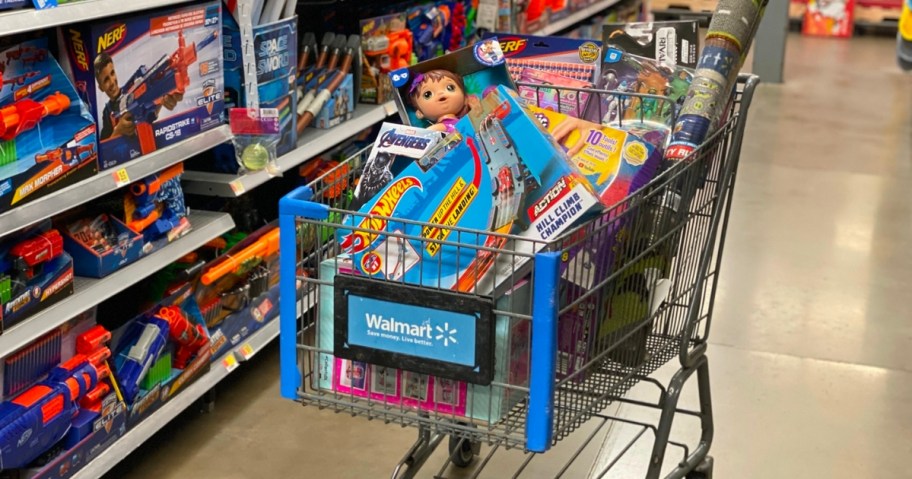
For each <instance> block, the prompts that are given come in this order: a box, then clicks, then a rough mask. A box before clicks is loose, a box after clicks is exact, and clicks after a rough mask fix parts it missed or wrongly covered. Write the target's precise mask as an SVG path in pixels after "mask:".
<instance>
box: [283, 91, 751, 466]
mask: <svg viewBox="0 0 912 479" xmlns="http://www.w3.org/2000/svg"><path fill="white" fill-rule="evenodd" d="M757 83H758V78H757V77H756V76H748V75H742V76H740V77H739V79H738V83H737V85H736V91H735V95H734V99H733V101H732V104H731V107H730V108H729V109H728V111H727V115H725V118H724V121H721V122H720V123H721V124H720V126H719V127H718V128H717V129H716V131H715V132H714V133H713V134H712V135H711V136H710V137H709V138H708V139H707V140H706V141H705V142H704V144H703V145H701V146H700V147H699V148H697V149H696V150H695V151H694V152H693V153H692V154H691V155H690V156H689V157H688V159H687V160H686V161H683V162H680V163H677V164H675V165H674V166H672V167H671V168H669V169H667V170H666V171H664V172H662V173H661V174H660V175H659V176H657V177H656V178H655V179H653V180H652V181H651V182H650V183H649V184H648V185H647V186H645V187H643V188H641V189H640V190H638V191H637V192H635V193H634V194H632V195H630V196H628V197H627V198H625V199H624V200H623V201H621V202H620V203H618V204H617V205H615V206H613V207H611V208H607V209H605V210H604V211H603V212H602V213H601V214H599V215H598V216H597V217H596V218H594V219H592V220H591V221H588V222H585V223H584V224H582V225H579V226H576V227H575V228H573V229H571V230H570V231H567V232H564V233H563V234H562V235H561V236H560V237H559V238H558V239H556V240H553V241H550V242H541V241H538V242H535V241H530V240H528V239H526V238H523V237H519V236H513V235H497V234H493V233H489V232H477V231H471V230H466V229H462V228H456V227H446V228H447V229H448V230H450V235H449V236H448V237H447V238H445V239H443V240H437V239H428V238H427V237H423V236H422V235H410V234H406V233H403V232H402V231H401V230H392V229H391V226H390V225H391V224H394V223H395V224H396V225H400V227H401V225H413V226H415V225H417V226H422V227H426V228H433V227H435V225H429V224H423V223H419V222H411V221H407V220H401V219H397V218H391V217H383V216H376V215H372V216H368V215H364V214H359V213H358V212H356V211H349V210H347V209H346V208H345V206H346V198H347V195H346V193H345V192H346V191H347V190H350V189H351V187H352V185H354V184H355V182H356V181H357V177H358V174H359V173H360V169H361V168H362V167H363V159H364V154H365V153H366V151H362V152H361V153H359V154H358V155H355V156H354V157H352V158H351V159H349V160H347V161H345V162H343V163H342V164H340V165H339V167H337V168H336V169H334V170H332V171H330V172H328V173H326V174H325V175H323V176H322V177H321V178H319V179H317V180H316V181H315V182H314V183H312V184H311V185H309V186H307V187H302V188H299V189H297V190H295V191H293V192H291V193H290V194H289V195H288V196H286V197H285V198H283V199H282V201H281V202H280V229H281V240H280V241H281V254H282V256H281V268H282V269H281V277H282V281H281V288H282V290H281V294H282V298H283V299H284V298H296V299H297V301H282V302H281V304H280V308H281V317H280V322H281V324H280V329H281V334H280V343H281V346H280V347H281V362H282V364H281V370H282V378H281V379H282V382H281V389H282V394H283V396H284V397H286V398H289V399H292V400H295V401H299V402H301V403H302V404H304V405H315V406H318V407H320V408H329V409H331V410H335V411H337V412H344V413H348V414H351V415H353V416H364V417H367V418H370V419H378V420H382V421H384V422H387V423H394V424H398V425H401V426H413V427H416V428H417V429H418V439H417V440H416V442H415V444H414V445H413V446H412V447H411V448H410V449H409V450H408V451H407V452H406V454H405V455H404V456H403V458H402V459H401V460H400V461H399V462H398V464H396V465H395V467H394V470H393V477H394V478H396V477H414V476H415V474H416V473H417V472H418V471H419V470H420V469H421V467H422V466H423V465H424V464H425V462H426V461H427V459H428V457H429V456H430V455H431V453H432V452H433V451H434V450H435V449H436V448H437V447H438V446H439V444H440V443H441V442H442V441H443V439H446V438H449V442H448V449H449V453H450V454H449V457H448V458H447V460H446V461H445V462H444V464H443V465H442V466H441V467H440V469H439V471H438V473H437V474H436V475H435V476H434V477H444V474H446V473H447V471H448V469H449V468H450V465H451V464H452V465H455V466H457V467H459V468H465V467H468V466H472V469H469V470H467V471H463V474H464V475H466V476H467V477H480V476H481V474H482V473H483V472H484V471H485V468H486V466H487V465H488V464H489V462H490V461H491V459H492V457H493V456H494V455H495V453H497V452H498V451H499V450H501V449H506V450H510V449H516V450H518V451H521V453H522V454H524V455H525V457H524V458H523V460H522V463H521V464H520V465H519V466H518V468H517V469H516V471H515V474H514V475H513V477H522V475H523V473H528V475H529V476H530V477H541V473H540V471H536V472H532V473H530V472H529V471H530V468H529V466H530V463H531V462H532V461H533V459H535V458H536V457H537V456H538V455H540V454H542V453H545V452H547V451H548V450H549V449H551V448H552V447H553V446H555V445H557V444H558V443H559V442H560V441H562V440H563V439H565V438H567V437H568V436H570V435H571V434H572V433H573V432H574V431H577V430H578V429H579V428H580V427H581V426H583V425H584V424H590V423H593V424H595V427H594V429H593V430H592V431H591V432H590V433H589V435H588V436H587V437H585V438H583V440H582V445H581V446H580V447H578V448H577V449H576V450H575V451H574V452H572V453H571V454H570V457H569V460H568V461H567V462H566V464H565V465H564V466H563V468H562V469H560V470H559V471H556V475H555V477H560V476H562V475H564V474H565V473H566V472H567V470H568V468H570V466H571V465H572V464H573V463H574V461H576V460H577V459H578V458H579V457H580V455H581V453H582V452H583V450H584V449H585V448H587V447H589V446H590V445H591V444H594V443H593V439H594V438H595V437H596V436H597V435H598V434H599V433H600V432H602V431H604V428H605V427H606V425H610V424H612V423H626V424H631V425H634V426H636V427H638V428H639V431H638V432H637V434H636V435H635V437H634V439H633V441H632V442H631V443H630V444H627V445H626V446H625V447H624V448H622V450H621V452H620V454H619V455H618V457H616V458H615V459H614V460H613V461H612V462H611V463H610V464H609V465H608V467H607V468H606V469H605V470H603V471H592V472H591V474H592V475H593V476H597V477H603V476H605V475H606V474H608V473H609V472H610V470H611V468H612V467H613V466H614V465H615V464H616V463H617V462H618V460H619V459H620V457H621V456H622V455H624V454H625V453H626V452H627V451H629V450H630V449H631V448H632V446H633V444H634V443H635V442H636V441H638V440H639V439H641V438H643V437H645V436H646V435H647V434H646V433H647V432H652V433H653V434H654V445H653V448H652V454H651V457H650V461H649V466H648V472H647V475H646V477H648V478H657V477H660V475H661V474H662V466H663V463H664V462H665V457H666V452H667V450H668V445H672V446H675V447H678V448H680V449H682V451H683V455H682V459H681V460H680V461H679V462H678V463H677V464H676V465H675V466H674V467H673V469H672V470H671V471H670V472H669V473H667V475H666V476H665V477H668V478H684V477H686V478H711V476H712V469H713V460H712V457H710V456H709V450H710V447H711V445H712V440H713V432H714V423H713V415H712V398H711V391H710V383H709V362H708V359H707V356H706V349H707V337H708V334H709V330H710V325H711V321H712V314H713V304H714V301H715V297H716V292H717V286H718V275H719V265H720V263H721V258H722V254H723V250H724V245H725V236H726V232H727V229H728V219H729V214H730V211H731V206H732V197H733V192H734V185H735V178H736V172H737V167H738V160H739V156H740V152H741V144H742V138H743V135H744V130H745V124H746V119H747V113H748V108H749V106H750V102H751V99H752V97H753V93H754V89H755V87H756V85H757ZM588 93H589V94H597V95H615V96H617V97H618V98H619V101H621V102H625V101H629V100H630V98H631V97H641V98H639V101H643V100H644V99H647V98H657V97H653V96H650V95H637V94H631V93H618V92H606V91H596V90H592V91H589V92H588ZM577 98H579V96H577ZM621 104H622V105H623V104H624V103H621ZM495 194H496V193H495ZM343 218H347V219H345V220H343ZM362 220H379V221H378V222H365V223H362V222H361V221H362ZM343 221H345V223H344V225H343V224H341V223H342V222H343ZM378 225H379V226H378ZM436 227H438V228H439V227H440V225H436ZM340 231H341V232H342V233H345V232H352V231H359V232H361V233H363V234H368V235H383V237H384V238H386V239H387V241H385V243H384V244H385V245H386V246H385V248H386V250H385V251H384V254H385V256H384V258H393V259H395V258H397V257H398V258H399V259H398V261H399V262H400V263H401V264H404V263H403V262H404V261H405V257H406V255H407V253H406V252H404V251H405V249H406V248H405V247H404V246H402V245H407V244H411V245H413V246H412V247H416V248H417V247H421V248H424V247H427V246H428V245H431V244H433V243H437V245H436V246H435V247H437V248H449V250H448V251H450V252H454V253H455V254H456V257H459V255H464V254H468V255H470V256H473V257H474V258H475V259H476V260H481V259H490V258H495V261H497V262H504V263H503V264H507V265H509V268H508V269H509V273H508V274H501V275H500V276H499V277H498V276H497V274H495V275H494V276H495V277H494V280H493V284H494V285H495V287H494V288H493V290H492V289H486V290H483V289H482V288H481V287H480V286H479V284H480V283H478V282H476V283H475V284H474V285H473V286H472V287H470V288H467V289H464V290H463V291H462V294H466V295H469V296H477V297H481V298H487V299H490V300H492V301H493V302H494V303H495V304H496V306H495V307H494V314H495V315H496V317H497V321H498V324H502V325H507V326H505V327H504V328H505V329H503V330H504V331H508V332H509V335H508V336H507V337H510V338H516V339H511V340H510V344H511V349H508V350H504V351H510V352H512V353H513V354H515V355H516V356H517V358H511V360H510V361H511V362H510V363H509V368H508V369H509V371H507V369H504V368H501V369H502V370H501V372H500V373H498V374H500V375H499V376H497V375H496V376H495V379H494V381H493V382H492V383H491V384H490V385H488V386H481V385H476V384H465V383H454V382H448V381H447V380H445V379H441V378H433V377H430V378H427V377H425V379H424V381H431V382H432V383H434V382H435V381H436V382H439V383H440V384H441V385H443V386H439V387H441V388H444V387H447V388H451V389H450V390H447V391H449V393H448V394H454V393H453V392H452V391H457V392H456V393H455V394H456V395H457V396H458V395H459V394H460V393H459V391H462V390H463V389H461V388H464V390H465V396H464V398H462V399H458V401H457V403H458V404H461V406H460V407H462V408H463V409H459V410H457V407H456V406H453V407H452V408H445V409H442V408H441V406H440V404H441V403H440V402H439V401H438V402H433V401H432V405H431V406H430V407H428V408H424V407H423V406H422V407H421V408H419V407H415V406H414V405H410V404H406V401H405V400H404V399H403V398H404V397H405V391H406V387H407V385H414V384H424V383H420V380H417V379H416V380H415V381H418V382H408V383H407V381H412V380H413V379H414V378H416V377H418V376H417V375H409V376H406V374H409V373H407V372H404V371H392V372H390V371H389V370H388V369H382V370H378V369H377V367H376V366H370V365H363V366H360V367H361V370H360V371H355V370H356V369H357V368H358V367H359V366H356V364H355V363H354V362H351V363H341V364H348V366H347V367H348V369H346V371H345V374H348V375H349V376H351V375H354V376H352V377H357V376H358V374H360V375H361V376H360V378H361V379H362V380H365V381H367V380H366V379H365V378H366V377H367V375H368V374H370V375H371V377H373V375H377V377H381V376H380V375H381V374H382V375H383V376H382V377H384V378H386V377H388V376H386V375H387V374H390V373H392V374H393V375H394V377H395V382H394V384H395V386H394V388H397V389H395V391H397V394H398V396H397V398H398V402H397V401H391V400H387V399H384V398H380V399H378V398H377V397H374V395H373V392H375V390H372V389H371V387H373V386H364V387H365V389H364V391H369V392H365V395H363V396H362V395H358V394H356V393H355V389H354V388H350V390H348V391H347V392H340V390H337V389H335V387H331V388H327V387H325V383H321V381H325V380H326V376H325V375H326V373H325V372H323V370H321V369H320V368H321V367H323V366H321V365H320V363H321V361H323V362H325V361H328V359H327V358H331V356H330V355H332V354H333V349H332V347H331V346H327V344H326V343H325V342H321V341H322V340H321V339H320V335H321V329H320V328H321V327H325V323H326V321H328V319H327V318H328V317H331V316H332V314H331V313H329V312H328V310H325V308H329V307H330V305H329V304H324V301H319V300H318V298H319V297H320V295H321V294H322V293H323V292H324V290H323V289H321V288H331V287H332V286H333V284H334V280H333V279H331V278H328V277H323V276H321V275H322V273H321V267H326V268H328V267H333V268H335V269H334V270H333V271H339V269H340V267H343V268H344V265H342V266H340V264H341V263H344V259H340V256H339V255H340V253H342V248H341V247H340V244H339V243H340V242H339V241H338V240H337V238H338V237H339V234H340ZM486 240H487V241H486ZM390 244H393V245H394V246H393V249H394V250H395V249H396V248H397V246H396V245H399V248H400V249H402V250H403V252H399V253H397V252H396V251H393V253H392V255H391V254H390V246H389V245H390ZM415 245H417V246H415ZM396 255H399V256H396ZM441 256H443V255H441ZM441 261H442V260H441ZM420 264H421V268H428V269H429V272H430V273H433V268H434V267H435V265H433V264H429V265H425V264H424V263H420ZM498 264H501V263H498ZM437 267H438V268H439V267H440V266H439V265H438V266H437ZM421 271H422V272H424V271H425V269H422V270H421ZM498 271H503V269H502V268H501V269H498ZM390 278H394V276H393V275H392V274H390ZM390 278H388V279H387V281H388V282H390V283H396V282H397V281H398V282H399V283H401V282H402V280H401V279H390ZM526 283H528V285H529V286H528V287H529V288H530V291H531V293H530V298H529V299H524V297H522V296H521V295H520V294H519V291H521V290H522V289H521V288H523V286H524V285H525V284H526ZM412 286H414V285H412ZM421 286H422V287H423V288H426V289H427V290H428V291H431V290H446V289H447V288H443V287H442V285H441V284H440V283H439V281H438V283H437V284H433V282H425V283H424V284H422V285H421ZM327 291H331V290H327ZM302 310H303V311H305V312H304V314H301V311H302ZM568 324H569V325H573V326H572V327H570V326H567V325H568ZM568 328H569V329H570V330H572V331H570V332H568V331H567V329H568ZM499 331H500V330H499ZM567 338H570V340H569V341H568V340H567ZM514 344H519V345H526V344H527V345H528V348H525V346H522V347H519V346H515V345H514ZM516 351H519V353H516ZM501 354H505V353H503V352H502V353H501ZM675 356H677V358H678V362H679V364H680V367H679V369H678V371H677V373H676V374H675V375H674V376H673V377H672V379H671V380H670V382H669V383H668V384H667V385H665V384H662V383H661V382H659V381H657V380H656V379H654V378H652V377H650V375H651V374H652V373H654V372H655V371H656V370H657V369H659V367H661V366H662V365H664V364H666V363H668V362H669V361H670V360H671V359H673V358H674V357H675ZM514 359H515V360H516V361H517V363H516V364H518V365H519V367H513V366H515V365H514V364H513V363H512V361H513V360H514ZM332 361H333V364H334V367H337V368H338V367H341V366H339V365H338V364H336V363H335V359H332ZM368 368H370V370H369V371H368ZM353 371H355V372H353ZM515 371H518V373H516V374H514V372H515ZM336 372H338V374H343V373H342V372H341V370H337V371H336ZM694 373H696V379H697V382H696V384H697V389H698V392H699V410H698V411H692V410H686V409H682V408H679V407H678V402H679V399H680V395H681V391H682V389H683V388H684V385H685V384H687V383H688V382H689V380H690V379H691V378H692V377H693V376H694ZM349 376H346V377H349ZM517 378H519V379H517ZM321 384H323V386H321ZM463 384H464V386H463ZM636 384H651V385H654V386H655V387H656V388H657V389H658V391H659V398H658V401H656V402H644V401H638V400H633V399H630V398H625V397H624V396H625V393H627V392H628V391H629V390H630V388H632V387H633V386H634V385H636ZM409 387H410V386H409ZM425 391H431V394H432V395H436V394H439V391H440V390H433V391H432V390H431V389H430V388H429V386H428V387H426V388H425ZM410 394H411V393H410ZM485 400H487V401H488V402H487V403H485V402H484V401H485ZM435 401H436V399H435ZM612 402H621V403H626V404H630V405H633V406H638V407H645V408H652V409H655V410H657V411H659V412H660V417H659V420H658V422H657V423H651V422H647V421H636V420H631V419H628V418H623V417H613V416H612V415H610V414H607V413H606V412H605V410H606V408H607V406H608V405H609V404H611V403H612ZM457 403H454V404H457ZM678 415H687V416H692V417H695V418H698V419H699V421H700V425H701V437H700V440H699V441H698V443H697V444H696V445H695V446H688V445H687V444H683V443H680V442H677V441H674V440H672V438H671V428H672V425H673V423H674V421H675V418H676V416H678ZM482 444H487V445H488V446H489V450H488V451H487V453H486V455H485V457H484V458H482V459H480V460H475V456H476V455H478V454H479V453H480V451H481V445H482ZM451 472H452V470H451ZM460 477H463V476H460Z"/></svg>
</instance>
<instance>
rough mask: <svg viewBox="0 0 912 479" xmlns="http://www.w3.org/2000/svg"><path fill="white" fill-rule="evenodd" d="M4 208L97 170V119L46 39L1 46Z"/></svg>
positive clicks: (0, 189) (0, 195)
mask: <svg viewBox="0 0 912 479" xmlns="http://www.w3.org/2000/svg"><path fill="white" fill-rule="evenodd" d="M0 59H2V60H5V61H3V62H0V88H2V89H0V120H2V123H0V213H2V212H4V211H6V210H8V209H11V208H14V207H16V206H19V205H21V204H23V203H26V202H28V201H31V200H34V199H36V198H40V197H42V196H44V195H46V194H48V193H52V192H54V191H57V190H60V189H62V188H64V187H66V186H68V185H71V184H73V183H76V182H78V181H81V180H83V179H85V178H88V177H90V176H92V175H94V174H95V173H97V171H98V163H97V161H96V160H97V155H96V148H95V123H94V122H93V121H92V116H91V115H90V114H89V112H88V110H87V109H86V107H85V105H84V104H83V103H82V101H80V99H79V96H78V95H77V94H76V89H75V88H73V85H72V84H71V83H70V80H69V79H68V78H67V76H66V75H65V74H64V73H63V70H62V69H61V68H60V65H58V64H57V62H56V61H55V60H54V58H53V57H52V56H51V55H50V54H49V53H48V45H47V40H46V39H35V40H29V41H26V42H23V43H20V44H17V45H13V46H10V47H8V48H6V49H4V50H2V51H0Z"/></svg>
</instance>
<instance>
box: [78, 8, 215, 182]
mask: <svg viewBox="0 0 912 479" xmlns="http://www.w3.org/2000/svg"><path fill="white" fill-rule="evenodd" d="M221 34H222V32H221V2H218V1H214V2H213V1H210V2H205V3H202V4H198V5H193V6H187V7H181V8H168V9H160V10H156V11H152V12H146V13H142V14H137V15H133V16H130V17H127V18H124V19H106V20H104V21H101V22H97V23H89V24H81V25H75V26H71V27H67V28H66V29H64V31H63V35H64V37H65V39H64V41H63V44H65V45H66V49H67V54H68V59H69V64H70V68H71V70H72V73H73V77H74V80H75V83H76V87H77V90H79V92H80V94H81V95H83V97H84V98H85V99H86V100H87V102H88V104H89V105H90V108H89V109H90V111H91V112H92V114H93V115H94V117H95V119H96V122H97V123H98V125H99V128H100V130H99V135H98V136H99V140H100V142H99V152H98V158H99V163H100V167H101V169H107V168H112V167H114V166H117V165H120V164H122V163H124V162H127V161H130V160H133V159H136V158H139V157H141V156H143V155H146V154H149V153H151V152H153V151H156V150H158V149H160V148H164V147H166V146H169V145H172V144H175V143H177V142H179V141H181V140H183V139H186V138H189V137H191V136H193V135H196V134H197V133H199V132H201V131H204V130H208V129H211V128H214V127H216V126H218V125H220V124H221V123H222V110H223V108H224V99H223V90H224V83H223V77H224V72H223V65H222V45H221V42H219V41H218V40H219V36H221Z"/></svg>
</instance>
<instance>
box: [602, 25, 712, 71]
mask: <svg viewBox="0 0 912 479" xmlns="http://www.w3.org/2000/svg"><path fill="white" fill-rule="evenodd" d="M602 44H603V45H605V46H606V47H611V48H616V49H618V50H621V51H623V52H627V53H629V54H631V55H637V56H641V57H644V58H652V59H654V60H656V62H658V63H659V64H660V65H665V66H668V67H671V68H674V67H675V66H678V65H680V66H683V67H688V68H697V58H698V55H699V53H700V25H699V22H697V21H696V20H677V21H664V22H640V23H611V24H607V25H605V26H603V27H602Z"/></svg>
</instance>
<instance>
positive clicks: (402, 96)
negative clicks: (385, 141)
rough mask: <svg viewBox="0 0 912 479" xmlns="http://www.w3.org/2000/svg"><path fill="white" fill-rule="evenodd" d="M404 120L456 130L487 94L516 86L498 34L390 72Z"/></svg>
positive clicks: (441, 128) (434, 127) (408, 122)
mask: <svg viewBox="0 0 912 479" xmlns="http://www.w3.org/2000/svg"><path fill="white" fill-rule="evenodd" d="M390 78H391V79H392V82H393V87H395V88H396V93H397V96H396V105H397V106H398V108H399V114H400V116H401V117H402V121H403V123H405V124H407V125H412V126H420V127H425V128H428V129H431V130H435V131H442V132H446V133H452V132H453V131H455V125H456V122H457V121H458V120H459V119H460V118H462V117H464V116H465V115H466V114H467V113H468V112H469V111H470V110H471V109H472V108H474V107H475V105H477V104H478V100H479V99H480V98H481V97H482V96H484V94H485V93H486V92H487V91H489V90H491V89H493V88H494V87H496V86H497V85H507V86H510V87H512V86H513V82H512V80H511V79H510V75H509V73H508V72H507V69H506V66H505V65H504V56H503V51H501V49H500V44H499V43H498V42H497V39H495V38H488V39H485V40H482V41H481V42H478V43H476V44H475V45H472V46H469V47H466V48H463V49H461V50H457V51H455V52H452V53H450V54H447V55H444V56H442V57H439V58H435V59H433V60H428V61H426V62H421V63H419V64H417V65H414V66H412V67H409V68H402V69H399V70H396V71H393V72H392V73H390Z"/></svg>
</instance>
